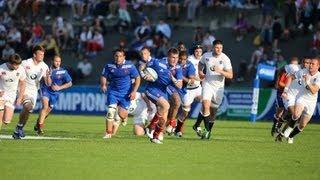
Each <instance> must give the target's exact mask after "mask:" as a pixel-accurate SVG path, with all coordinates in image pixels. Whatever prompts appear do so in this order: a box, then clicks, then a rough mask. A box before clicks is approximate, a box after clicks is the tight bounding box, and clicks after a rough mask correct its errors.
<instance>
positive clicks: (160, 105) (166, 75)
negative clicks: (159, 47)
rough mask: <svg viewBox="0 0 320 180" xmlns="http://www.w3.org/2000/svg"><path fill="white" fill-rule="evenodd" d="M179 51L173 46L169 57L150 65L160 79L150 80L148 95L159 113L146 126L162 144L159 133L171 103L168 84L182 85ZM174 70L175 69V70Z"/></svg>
mask: <svg viewBox="0 0 320 180" xmlns="http://www.w3.org/2000/svg"><path fill="white" fill-rule="evenodd" d="M178 59H179V51H178V50H177V49H175V48H171V49H169V51H168V58H167V59H162V60H159V61H154V62H153V64H152V65H151V66H150V67H151V68H153V69H154V70H155V71H156V72H157V74H158V79H157V80H156V81H155V82H150V83H149V84H148V87H147V89H146V95H147V97H148V98H149V99H150V100H151V101H152V102H153V103H154V104H156V106H157V113H156V115H155V116H154V117H153V119H152V120H151V122H150V124H149V125H148V127H147V128H146V133H147V135H148V137H149V138H150V140H151V142H154V143H157V144H162V142H161V140H159V134H160V133H161V132H162V131H163V129H164V126H165V123H166V120H167V116H168V110H169V108H170V104H169V102H168V96H167V86H168V85H173V86H175V87H177V88H181V87H182V70H181V68H180V66H179V65H177V63H178ZM173 70H174V71H173ZM173 72H174V73H173Z"/></svg>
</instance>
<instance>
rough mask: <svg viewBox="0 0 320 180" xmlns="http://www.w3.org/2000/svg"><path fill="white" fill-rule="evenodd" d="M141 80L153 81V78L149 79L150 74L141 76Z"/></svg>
mask: <svg viewBox="0 0 320 180" xmlns="http://www.w3.org/2000/svg"><path fill="white" fill-rule="evenodd" d="M143 79H144V80H146V81H153V78H152V77H151V75H150V74H146V75H145V76H143Z"/></svg>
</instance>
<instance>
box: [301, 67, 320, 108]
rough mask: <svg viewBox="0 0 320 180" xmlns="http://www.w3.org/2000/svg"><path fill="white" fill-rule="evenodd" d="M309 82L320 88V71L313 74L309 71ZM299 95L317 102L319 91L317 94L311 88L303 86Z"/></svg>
mask: <svg viewBox="0 0 320 180" xmlns="http://www.w3.org/2000/svg"><path fill="white" fill-rule="evenodd" d="M306 82H307V84H309V85H310V84H312V85H316V86H318V87H319V88H320V72H319V71H318V72H317V73H316V74H314V75H313V76H311V74H310V73H309V74H308V76H307V80H306ZM298 96H299V97H301V96H303V98H304V99H305V100H307V101H312V102H317V99H318V92H317V93H316V94H312V93H311V91H310V90H308V89H306V88H305V87H304V88H301V91H300V92H299V94H298Z"/></svg>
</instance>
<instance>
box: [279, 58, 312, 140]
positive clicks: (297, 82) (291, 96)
mask: <svg viewBox="0 0 320 180" xmlns="http://www.w3.org/2000/svg"><path fill="white" fill-rule="evenodd" d="M310 61H311V59H310V58H308V57H305V58H304V59H303V61H302V63H301V69H300V70H299V71H297V72H292V71H290V72H288V79H287V83H286V87H285V88H284V91H283V93H282V99H283V102H284V107H285V112H284V113H283V115H282V118H281V123H282V122H286V125H285V126H284V127H283V129H282V133H280V134H278V136H277V137H276V139H275V140H276V141H282V137H283V135H282V134H283V133H284V131H285V130H286V129H287V128H288V127H294V125H295V123H296V121H294V120H293V119H292V115H293V113H294V109H295V104H296V98H297V95H298V93H299V91H300V89H302V88H304V87H302V83H301V82H302V81H301V79H302V77H303V76H304V75H305V74H306V73H308V71H309V64H310ZM288 133H289V132H288Z"/></svg>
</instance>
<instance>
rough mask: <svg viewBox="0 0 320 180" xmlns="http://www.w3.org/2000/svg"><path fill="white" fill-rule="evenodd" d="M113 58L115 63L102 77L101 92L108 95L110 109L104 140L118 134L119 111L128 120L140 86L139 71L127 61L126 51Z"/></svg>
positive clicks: (121, 51) (123, 118) (106, 67)
mask: <svg viewBox="0 0 320 180" xmlns="http://www.w3.org/2000/svg"><path fill="white" fill-rule="evenodd" d="M113 57H114V61H113V62H110V63H108V64H107V65H106V66H105V67H104V69H103V71H102V74H101V77H100V86H101V90H102V92H103V93H106V95H107V108H108V113H107V116H106V133H105V136H104V137H103V138H104V139H109V138H111V137H112V135H113V134H115V133H116V130H117V126H114V125H115V124H114V123H113V122H114V119H115V115H116V112H117V111H118V114H119V116H120V118H121V120H122V121H124V120H126V119H127V117H128V108H129V106H130V100H133V99H135V97H136V92H137V90H138V88H139V85H140V76H139V73H138V70H137V69H136V67H135V66H134V65H133V64H132V63H131V62H129V61H127V60H125V52H124V50H123V49H117V50H116V51H115V52H114V56H113ZM132 80H133V81H134V82H133V83H132ZM107 86H108V88H107Z"/></svg>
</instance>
